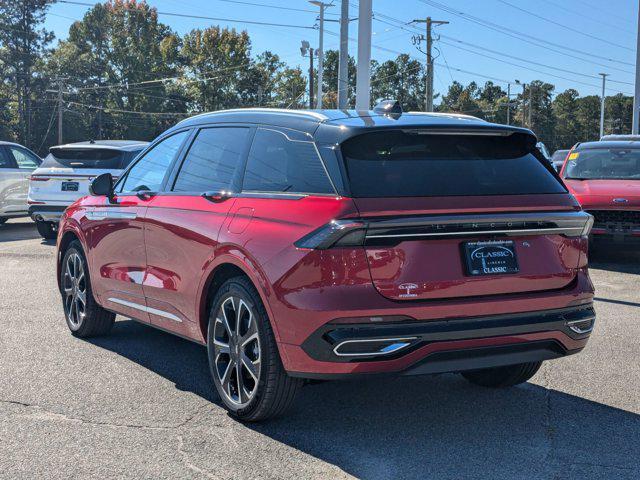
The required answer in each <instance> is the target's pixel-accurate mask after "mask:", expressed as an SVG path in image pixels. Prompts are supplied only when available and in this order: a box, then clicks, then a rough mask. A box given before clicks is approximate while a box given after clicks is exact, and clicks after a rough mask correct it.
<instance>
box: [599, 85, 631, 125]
mask: <svg viewBox="0 0 640 480" xmlns="http://www.w3.org/2000/svg"><path fill="white" fill-rule="evenodd" d="M604 116H605V123H604V126H605V133H628V132H630V131H631V122H632V117H633V97H630V96H625V95H624V94H623V93H618V94H617V95H614V96H611V97H607V98H606V100H605V108H604Z"/></svg>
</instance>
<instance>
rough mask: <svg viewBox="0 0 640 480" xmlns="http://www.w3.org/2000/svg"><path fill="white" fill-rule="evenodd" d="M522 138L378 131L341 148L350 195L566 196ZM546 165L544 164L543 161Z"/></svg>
mask: <svg viewBox="0 0 640 480" xmlns="http://www.w3.org/2000/svg"><path fill="white" fill-rule="evenodd" d="M534 149H535V144H534V143H533V142H532V141H531V137H530V136H528V135H526V134H520V133H514V134H511V135H509V136H502V135H500V136H496V135H464V134H453V135H452V134H435V133H427V131H426V130H423V131H420V130H411V131H406V130H393V131H384V132H383V131H378V132H372V133H367V134H363V135H359V136H357V137H354V138H352V139H350V140H347V141H346V142H345V143H344V144H343V145H342V155H343V158H344V161H345V168H346V171H347V177H348V181H349V184H350V188H351V192H352V195H353V196H354V197H430V196H465V195H525V194H549V193H564V192H566V190H565V188H564V186H563V185H562V184H561V182H560V181H559V180H558V179H557V178H556V177H555V175H554V174H553V173H552V172H551V171H550V170H549V168H547V167H546V166H545V165H543V164H542V162H541V161H540V160H538V158H536V157H535V156H534V155H533V154H532V153H531V152H532V151H533V150H534ZM545 163H546V162H545Z"/></svg>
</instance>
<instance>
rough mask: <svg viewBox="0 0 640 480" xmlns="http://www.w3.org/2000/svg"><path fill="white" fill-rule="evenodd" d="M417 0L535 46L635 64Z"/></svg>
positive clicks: (430, 1)
mask: <svg viewBox="0 0 640 480" xmlns="http://www.w3.org/2000/svg"><path fill="white" fill-rule="evenodd" d="M419 1H420V2H422V3H424V4H425V5H429V6H432V7H435V8H438V9H440V10H444V11H445V12H448V13H450V14H452V15H455V16H457V17H460V18H462V19H464V20H466V21H468V22H472V23H476V24H478V25H481V26H483V27H485V28H488V29H490V30H494V31H496V32H499V33H502V34H503V35H507V36H510V37H512V38H516V39H518V40H520V41H523V42H527V43H532V44H533V45H536V46H541V45H539V44H540V43H543V44H547V45H551V46H553V47H556V48H560V49H564V50H569V51H572V52H576V53H579V54H581V55H586V56H588V57H595V58H599V59H601V60H606V61H608V62H614V63H619V64H621V65H627V66H631V67H633V66H635V64H633V63H629V62H625V61H622V60H616V59H613V58H609V57H603V56H601V55H594V54H593V52H587V51H584V50H579V49H576V48H571V47H567V46H566V45H560V44H557V43H553V42H550V41H548V40H544V39H542V38H538V37H535V36H533V35H529V34H526V33H523V32H520V31H518V30H514V29H512V28H508V27H505V26H503V25H499V24H497V23H494V22H491V21H489V20H484V19H482V18H479V17H476V16H473V15H469V14H467V13H465V12H461V11H458V10H455V9H453V8H451V7H448V6H447V5H444V4H442V3H440V2H437V1H435V0H419ZM534 42H538V43H537V44H536V43H534ZM544 48H547V50H552V51H557V50H553V49H550V48H548V47H544ZM560 53H561V52H560Z"/></svg>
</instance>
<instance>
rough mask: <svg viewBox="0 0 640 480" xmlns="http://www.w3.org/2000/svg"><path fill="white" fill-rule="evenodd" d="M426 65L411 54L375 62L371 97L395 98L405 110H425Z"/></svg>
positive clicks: (375, 99) (373, 98)
mask: <svg viewBox="0 0 640 480" xmlns="http://www.w3.org/2000/svg"><path fill="white" fill-rule="evenodd" d="M424 92H425V73H424V66H423V65H422V64H421V63H420V62H419V61H417V60H413V59H411V57H409V55H406V54H401V55H398V56H397V57H396V59H395V60H387V61H386V62H383V63H381V64H377V63H374V65H373V75H372V77H371V98H372V100H373V101H374V103H375V102H377V101H378V100H382V99H386V98H393V99H396V100H398V101H399V102H400V104H401V105H402V108H403V109H404V110H405V111H410V110H424V103H425V102H424V95H425V93H424Z"/></svg>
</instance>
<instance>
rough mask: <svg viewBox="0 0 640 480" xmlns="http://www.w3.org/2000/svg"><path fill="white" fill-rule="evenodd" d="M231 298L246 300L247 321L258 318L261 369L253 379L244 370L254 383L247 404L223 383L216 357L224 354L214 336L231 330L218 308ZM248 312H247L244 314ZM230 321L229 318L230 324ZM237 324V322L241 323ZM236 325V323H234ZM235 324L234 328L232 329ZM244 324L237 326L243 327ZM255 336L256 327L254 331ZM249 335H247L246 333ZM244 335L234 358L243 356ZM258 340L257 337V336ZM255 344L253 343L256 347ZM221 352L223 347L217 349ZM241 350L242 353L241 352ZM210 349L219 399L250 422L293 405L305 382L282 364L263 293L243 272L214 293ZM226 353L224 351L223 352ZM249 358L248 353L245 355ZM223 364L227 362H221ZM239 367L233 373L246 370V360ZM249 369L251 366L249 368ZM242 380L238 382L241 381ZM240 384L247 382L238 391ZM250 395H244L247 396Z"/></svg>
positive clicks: (211, 371) (240, 339)
mask: <svg viewBox="0 0 640 480" xmlns="http://www.w3.org/2000/svg"><path fill="white" fill-rule="evenodd" d="M230 300H231V304H233V305H234V312H235V311H236V310H235V305H236V304H239V301H240V300H241V301H242V302H244V304H245V308H248V309H249V310H250V312H251V316H250V317H248V318H249V320H248V323H249V324H251V322H252V321H253V319H255V322H254V325H255V327H254V328H257V350H258V352H259V353H258V354H257V355H258V358H259V364H260V367H259V373H258V375H257V378H258V381H257V382H255V381H253V380H252V379H251V378H250V377H249V376H245V375H244V374H242V375H241V376H242V377H243V378H248V379H249V382H252V383H253V389H252V393H251V394H250V395H253V396H250V395H249V398H248V399H247V401H246V402H245V404H244V405H240V404H236V403H235V402H234V401H233V399H232V398H231V392H228V393H227V392H226V391H225V389H224V387H223V386H222V384H223V380H222V377H224V376H226V374H227V372H226V369H224V368H222V370H224V373H222V372H221V367H220V363H216V360H219V359H220V358H221V357H220V355H218V354H217V353H216V348H219V347H215V346H214V340H216V339H218V342H220V340H219V338H218V334H219V332H220V331H221V329H222V332H223V334H224V333H225V332H230V330H228V329H225V326H226V325H225V326H221V325H222V322H220V321H218V320H216V319H217V318H218V312H222V310H221V308H223V305H227V304H228V303H229V301H230ZM249 310H247V311H249ZM237 311H241V307H238V310H237ZM246 315H248V314H246V313H245V316H246ZM238 316H239V317H242V314H241V313H239V314H238ZM230 323H231V322H227V324H230ZM234 324H235V325H236V326H237V325H238V323H235V321H234ZM234 328H235V327H234ZM234 328H232V329H231V330H233V329H234ZM240 328H241V327H238V330H240ZM230 335H231V334H230V333H229V334H228V340H227V344H228V345H229V346H230V347H231V348H229V349H228V350H229V351H233V346H232V342H233V340H232V338H231V336H230ZM249 335H250V333H249V332H248V331H247V333H246V336H249ZM253 336H255V331H254V335H253ZM244 338H246V337H244ZM242 340H243V337H242V336H240V335H238V337H237V340H236V341H235V342H236V345H240V344H242V347H239V348H240V350H239V349H236V350H235V358H236V359H238V358H240V359H243V357H242V355H244V348H246V347H245V346H244V344H243V343H242ZM254 341H255V340H254ZM218 345H219V343H218ZM255 349H256V347H255V345H254V351H255ZM218 352H220V350H219V349H218ZM239 352H240V353H239ZM207 353H208V357H209V369H210V373H211V377H212V379H213V384H214V386H215V388H216V391H217V392H218V395H219V396H220V399H221V400H222V401H223V403H224V405H225V407H226V408H227V410H228V411H229V412H230V413H231V414H232V415H233V416H235V417H237V418H238V419H240V420H243V421H247V422H257V421H261V420H266V419H268V418H272V417H275V416H277V415H280V414H282V413H283V412H284V411H285V410H286V409H287V408H289V407H290V406H291V404H292V403H293V401H294V399H295V396H296V394H297V393H298V391H299V390H300V387H301V386H302V383H303V382H302V380H300V379H298V378H293V377H290V376H288V375H287V373H286V372H285V370H284V367H283V366H282V361H281V359H280V354H279V353H278V347H277V345H276V340H275V337H274V335H273V331H272V329H271V324H270V322H269V317H268V315H267V312H266V310H265V308H264V305H263V304H262V301H261V299H260V295H259V294H258V292H257V291H256V289H255V287H254V286H253V284H252V283H251V282H250V281H249V279H247V278H246V277H243V276H238V277H234V278H231V279H229V280H227V281H226V282H225V283H224V284H222V286H221V287H220V289H219V290H218V292H217V293H216V295H215V298H214V299H213V301H212V302H211V308H210V310H209V326H208V331H207ZM223 355H224V354H223ZM228 356H229V361H228V365H229V366H228V367H227V369H234V368H236V367H232V365H234V363H233V362H232V360H231V356H230V354H229V355H228ZM244 358H246V357H244ZM222 363H223V364H224V362H222ZM237 363H238V362H236V364H237ZM239 365H240V366H239V367H238V368H239V370H232V373H231V374H229V375H230V376H232V375H234V373H233V372H236V373H235V377H236V379H237V376H238V373H237V372H243V368H244V367H243V363H242V361H240V362H239ZM247 373H248V370H247ZM239 384H240V382H239V383H238V384H237V385H239ZM227 385H228V386H229V385H231V381H230V380H227ZM241 388H244V384H242V386H240V387H239V388H237V389H236V391H237V392H239V391H240V389H241ZM246 396H247V395H245V397H246ZM237 402H238V403H241V402H242V395H241V394H240V395H238V400H237Z"/></svg>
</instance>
